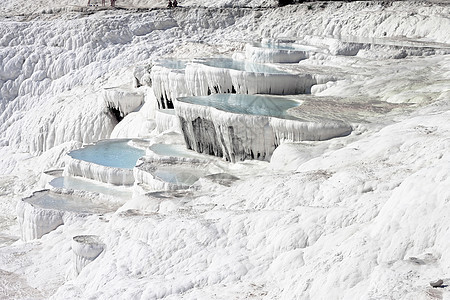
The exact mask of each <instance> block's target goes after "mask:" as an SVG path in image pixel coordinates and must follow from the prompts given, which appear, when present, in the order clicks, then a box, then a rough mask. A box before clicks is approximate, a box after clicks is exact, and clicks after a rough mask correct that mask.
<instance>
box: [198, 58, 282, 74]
mask: <svg viewBox="0 0 450 300" xmlns="http://www.w3.org/2000/svg"><path fill="white" fill-rule="evenodd" d="M195 62H196V63H200V64H203V65H206V66H210V67H214V68H221V69H233V70H238V71H245V72H254V73H266V74H288V73H286V72H284V71H280V70H278V69H275V68H272V67H270V66H267V65H263V64H258V63H253V62H247V61H240V60H234V59H231V58H212V59H205V60H198V61H195Z"/></svg>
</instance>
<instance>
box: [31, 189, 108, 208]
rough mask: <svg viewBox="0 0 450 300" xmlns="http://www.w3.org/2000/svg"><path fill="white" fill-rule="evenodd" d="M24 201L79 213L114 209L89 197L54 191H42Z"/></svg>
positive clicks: (41, 206) (38, 205)
mask: <svg viewBox="0 0 450 300" xmlns="http://www.w3.org/2000/svg"><path fill="white" fill-rule="evenodd" d="M24 201H26V202H28V203H30V204H32V205H34V206H37V207H40V208H43V209H54V210H61V211H71V212H77V213H106V212H109V211H113V209H112V208H111V207H108V206H106V205H101V204H95V203H93V202H91V201H89V200H87V199H83V198H80V197H75V196H71V195H63V194H56V193H52V192H41V193H37V194H36V195H35V196H33V197H31V198H28V199H25V200H24Z"/></svg>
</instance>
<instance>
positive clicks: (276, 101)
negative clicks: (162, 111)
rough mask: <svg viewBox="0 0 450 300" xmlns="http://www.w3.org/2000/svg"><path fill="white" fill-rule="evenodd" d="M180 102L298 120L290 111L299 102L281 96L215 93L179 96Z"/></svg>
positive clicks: (232, 111) (240, 112) (238, 112)
mask: <svg viewBox="0 0 450 300" xmlns="http://www.w3.org/2000/svg"><path fill="white" fill-rule="evenodd" d="M179 101H180V102H185V103H190V104H196V105H202V106H210V107H214V108H216V109H218V110H222V111H226V112H231V113H236V114H246V115H260V116H270V117H277V118H281V119H293V120H298V119H297V118H295V117H294V116H292V115H290V114H289V113H288V109H290V108H293V107H297V106H298V105H299V103H298V102H296V101H293V100H289V99H286V98H281V97H274V96H262V95H242V94H213V95H210V96H203V97H185V98H179Z"/></svg>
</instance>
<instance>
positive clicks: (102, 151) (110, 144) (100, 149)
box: [68, 139, 145, 169]
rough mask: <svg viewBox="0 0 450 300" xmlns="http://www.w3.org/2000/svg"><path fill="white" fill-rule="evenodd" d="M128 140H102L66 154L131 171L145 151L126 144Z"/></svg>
mask: <svg viewBox="0 0 450 300" xmlns="http://www.w3.org/2000/svg"><path fill="white" fill-rule="evenodd" d="M129 141H130V140H129V139H125V140H124V139H120V140H103V141H99V142H97V143H96V144H94V145H89V146H86V147H83V148H81V149H77V150H74V151H71V152H69V153H68V155H69V156H70V157H72V158H75V159H78V160H83V161H87V162H91V163H95V164H98V165H102V166H106V167H113V168H122V169H133V168H134V166H135V165H136V162H137V160H138V159H139V158H140V157H141V156H144V155H145V150H142V149H138V148H135V147H133V146H130V145H129V144H128V142H129Z"/></svg>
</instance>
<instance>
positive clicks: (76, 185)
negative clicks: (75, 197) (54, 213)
mask: <svg viewBox="0 0 450 300" xmlns="http://www.w3.org/2000/svg"><path fill="white" fill-rule="evenodd" d="M49 184H50V185H51V186H52V187H55V188H64V189H68V190H76V191H87V192H94V193H100V194H104V195H110V196H114V197H117V198H122V199H130V198H132V196H133V192H132V191H131V190H129V189H128V188H124V187H122V188H121V187H119V186H114V185H111V184H105V183H100V182H98V181H94V180H89V179H85V178H81V177H72V176H63V177H57V178H55V179H53V180H52V181H50V183H49Z"/></svg>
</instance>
